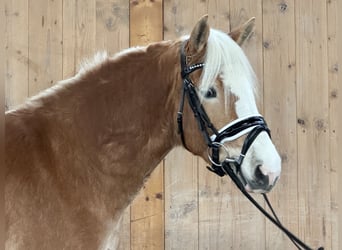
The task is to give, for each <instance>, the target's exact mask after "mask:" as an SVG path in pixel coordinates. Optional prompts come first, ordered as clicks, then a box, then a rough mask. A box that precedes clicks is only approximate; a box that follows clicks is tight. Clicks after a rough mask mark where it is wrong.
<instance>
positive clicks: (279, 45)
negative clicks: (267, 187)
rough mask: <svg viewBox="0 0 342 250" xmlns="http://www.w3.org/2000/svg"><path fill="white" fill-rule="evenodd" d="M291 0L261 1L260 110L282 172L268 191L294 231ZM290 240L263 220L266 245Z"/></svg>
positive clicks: (278, 245) (273, 246)
mask: <svg viewBox="0 0 342 250" xmlns="http://www.w3.org/2000/svg"><path fill="white" fill-rule="evenodd" d="M294 7H295V6H294V1H293V0H292V1H286V2H281V3H280V2H279V1H278V0H269V1H264V4H263V44H264V112H265V116H266V117H267V121H268V123H269V126H270V128H271V129H272V139H273V142H274V143H275V145H276V146H277V148H278V150H279V153H280V155H281V157H282V174H281V178H280V180H279V182H278V183H277V186H276V187H275V188H274V189H273V190H272V192H271V193H270V195H269V198H270V201H271V203H272V204H273V206H274V209H275V211H276V212H277V214H278V216H279V218H280V220H281V221H282V223H283V224H284V225H285V226H286V227H287V228H288V229H289V230H290V231H291V232H293V233H295V234H298V202H297V200H298V197H297V189H298V187H297V168H298V166H297V131H296V123H297V118H296V71H295V68H296V66H295V60H296V58H295V57H296V56H295V36H294V35H295V24H294V11H295V10H294ZM293 247H294V246H293V245H292V242H291V241H290V240H289V239H288V238H287V237H286V236H285V235H284V234H283V233H282V232H281V230H278V229H277V228H275V227H274V225H273V224H272V223H270V222H268V221H267V223H266V249H292V248H293Z"/></svg>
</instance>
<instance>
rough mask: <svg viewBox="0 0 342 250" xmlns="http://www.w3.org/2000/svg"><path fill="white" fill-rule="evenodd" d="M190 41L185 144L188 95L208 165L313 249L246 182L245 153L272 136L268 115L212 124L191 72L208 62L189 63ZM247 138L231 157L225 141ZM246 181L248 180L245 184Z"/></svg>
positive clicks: (183, 59) (184, 75)
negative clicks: (256, 197)
mask: <svg viewBox="0 0 342 250" xmlns="http://www.w3.org/2000/svg"><path fill="white" fill-rule="evenodd" d="M186 43H187V41H184V42H183V43H182V46H181V53H180V54H181V56H180V57H181V76H182V80H183V88H182V96H181V101H180V105H179V111H178V113H177V123H178V132H179V134H180V136H181V140H182V143H183V146H184V147H185V148H186V149H188V148H187V146H186V141H185V136H184V130H183V110H184V102H185V98H187V100H188V103H189V106H190V107H191V110H192V112H193V114H194V116H195V119H196V121H197V123H198V127H199V129H200V131H201V132H202V135H203V138H204V140H205V142H206V144H207V145H208V157H209V159H210V161H211V163H212V164H211V167H207V168H208V169H209V170H210V171H212V172H214V173H215V174H217V175H219V176H221V177H222V176H224V175H228V176H229V177H230V178H231V179H232V181H233V182H234V183H235V184H236V186H237V187H238V188H239V189H240V191H241V192H242V193H243V194H244V195H245V196H246V197H247V198H248V199H249V200H250V201H251V202H252V203H253V205H254V206H256V207H257V208H258V209H259V210H260V212H261V213H263V214H264V215H265V216H266V217H267V218H268V219H269V220H270V221H271V222H272V223H273V224H275V225H276V226H277V227H278V228H279V229H280V230H282V231H283V232H284V233H285V234H286V235H287V236H288V238H289V239H290V240H291V241H292V242H293V244H294V245H295V246H296V247H297V248H298V249H299V250H300V249H305V250H313V248H310V247H309V246H307V245H306V244H305V243H304V242H302V241H301V240H300V239H298V237H296V236H295V235H294V234H292V233H291V232H290V231H289V230H288V229H287V228H285V227H284V226H283V225H282V223H281V222H280V220H279V219H278V217H277V215H276V214H275V212H274V210H273V208H272V206H271V203H270V202H269V200H268V198H267V196H266V194H263V197H264V199H265V201H266V204H267V205H268V207H269V208H270V210H271V212H272V214H273V217H272V216H271V215H270V214H269V213H268V212H267V211H266V210H265V209H264V208H263V207H261V206H260V205H259V204H258V203H257V202H256V201H255V200H254V198H253V197H252V196H251V195H250V194H249V193H248V192H247V191H246V190H245V184H246V181H245V179H244V177H243V175H242V174H241V165H242V163H243V160H244V158H245V155H246V153H247V151H248V149H249V148H250V146H251V145H252V143H253V142H254V140H255V139H256V138H257V137H258V135H259V134H260V133H261V132H266V133H267V134H268V135H269V136H270V137H271V133H270V129H269V128H268V126H267V124H266V122H265V120H264V118H263V117H262V116H260V115H256V116H249V117H244V118H240V119H237V120H235V121H233V122H232V123H230V124H227V125H226V126H225V127H223V128H222V129H220V130H217V129H216V128H215V126H214V125H213V124H212V123H211V121H210V119H209V117H208V115H207V113H206V111H205V110H204V107H203V106H202V103H201V101H200V99H199V97H198V95H197V91H196V87H195V85H194V84H193V82H192V81H191V79H190V77H189V76H190V74H191V73H192V72H194V71H196V70H198V69H202V68H203V67H204V66H205V65H204V63H197V64H193V65H191V66H187V61H186V55H185V45H186ZM246 134H247V136H246V139H245V141H244V143H243V146H242V149H241V153H240V155H239V156H238V157H237V158H231V157H230V156H229V152H228V150H227V148H226V147H225V146H224V142H227V141H233V140H235V139H237V138H239V137H241V136H242V135H246ZM220 149H222V150H223V151H225V152H226V154H227V156H226V157H225V158H224V159H223V160H220V156H219V153H220ZM243 182H245V183H243ZM318 250H324V248H323V247H320V248H318Z"/></svg>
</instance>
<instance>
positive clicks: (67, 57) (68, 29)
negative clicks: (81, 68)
mask: <svg viewBox="0 0 342 250" xmlns="http://www.w3.org/2000/svg"><path fill="white" fill-rule="evenodd" d="M75 8H76V0H68V1H63V17H62V21H63V79H66V78H69V77H71V76H73V75H75V73H76V65H75V64H76V63H75V46H76V19H75V14H76V9H75Z"/></svg>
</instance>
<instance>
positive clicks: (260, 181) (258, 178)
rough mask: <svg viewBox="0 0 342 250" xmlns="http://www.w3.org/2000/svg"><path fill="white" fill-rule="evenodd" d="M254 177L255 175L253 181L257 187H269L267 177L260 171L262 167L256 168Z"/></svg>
mask: <svg viewBox="0 0 342 250" xmlns="http://www.w3.org/2000/svg"><path fill="white" fill-rule="evenodd" d="M254 175H255V179H256V181H257V183H258V184H259V185H264V186H268V185H269V176H268V174H267V173H266V174H265V173H264V172H263V171H262V165H258V166H257V167H256V169H255V172H254Z"/></svg>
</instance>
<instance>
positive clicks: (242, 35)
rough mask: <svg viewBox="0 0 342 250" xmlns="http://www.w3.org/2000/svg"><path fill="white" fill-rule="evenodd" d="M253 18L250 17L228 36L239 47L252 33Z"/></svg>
mask: <svg viewBox="0 0 342 250" xmlns="http://www.w3.org/2000/svg"><path fill="white" fill-rule="evenodd" d="M254 26H255V17H252V18H251V19H249V20H248V21H247V22H245V23H244V24H243V25H241V26H240V27H239V28H237V29H234V30H233V31H231V32H230V33H229V36H230V37H231V38H232V39H233V40H234V41H235V42H236V43H237V44H239V45H240V46H241V45H242V44H243V43H244V42H245V41H246V40H247V39H248V38H249V37H250V36H251V34H252V33H253V31H254Z"/></svg>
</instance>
